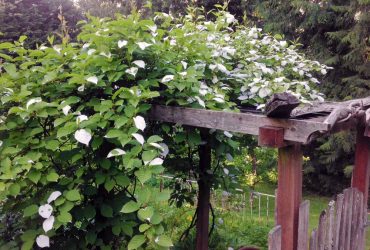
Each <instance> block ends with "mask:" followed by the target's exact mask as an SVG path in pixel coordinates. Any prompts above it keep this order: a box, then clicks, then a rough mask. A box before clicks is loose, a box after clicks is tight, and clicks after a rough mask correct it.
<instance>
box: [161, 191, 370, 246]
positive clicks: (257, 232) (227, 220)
mask: <svg viewBox="0 0 370 250" xmlns="http://www.w3.org/2000/svg"><path fill="white" fill-rule="evenodd" d="M274 190H275V187H274V186H273V185H267V184H260V185H258V186H257V187H256V191H258V192H262V193H268V194H274ZM221 197H222V191H216V192H213V195H212V205H213V207H214V213H215V215H216V221H215V229H214V234H213V235H214V236H213V237H212V238H211V240H210V249H215V250H218V249H227V248H228V247H233V248H234V249H238V247H240V246H243V245H255V246H259V247H261V248H262V249H266V247H267V234H268V232H269V230H270V229H271V228H272V227H273V226H274V209H275V204H274V202H275V201H274V199H273V198H270V199H269V208H268V214H269V218H266V217H267V200H266V198H265V197H261V212H260V215H261V217H259V209H258V199H254V202H253V210H252V213H251V209H250V206H249V196H248V195H247V196H246V197H245V201H246V206H242V205H241V204H242V203H243V201H244V197H243V196H242V195H233V196H232V197H231V198H230V199H229V200H228V201H227V202H222V199H221ZM303 200H309V201H310V218H309V230H310V232H311V231H312V229H314V228H317V225H318V221H319V216H320V213H321V212H322V211H323V210H324V209H325V208H326V207H327V205H328V203H329V201H330V198H329V197H322V196H317V195H312V194H304V195H303ZM160 207H161V209H162V211H163V212H165V213H166V217H167V219H166V226H167V230H168V232H169V234H170V236H171V237H172V239H174V241H175V242H177V243H176V244H175V245H176V246H175V248H174V249H193V246H194V240H195V237H194V235H195V232H194V230H191V231H190V234H189V237H188V238H187V239H186V240H184V241H180V239H179V238H180V236H181V234H182V233H183V232H184V231H185V230H186V229H187V227H188V225H189V224H190V222H191V219H192V216H193V214H194V211H195V207H192V206H189V205H187V206H183V207H182V208H175V207H170V208H169V207H168V205H166V204H162V205H161V206H160ZM219 219H221V220H222V221H221V220H219ZM366 249H370V230H368V232H367V248H366Z"/></svg>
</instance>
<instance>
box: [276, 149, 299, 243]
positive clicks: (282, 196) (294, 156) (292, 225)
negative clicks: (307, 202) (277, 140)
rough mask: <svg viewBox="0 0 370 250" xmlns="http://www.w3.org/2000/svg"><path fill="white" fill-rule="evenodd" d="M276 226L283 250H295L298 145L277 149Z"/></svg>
mask: <svg viewBox="0 0 370 250" xmlns="http://www.w3.org/2000/svg"><path fill="white" fill-rule="evenodd" d="M277 197H278V198H277V224H278V225H281V229H282V247H281V249H284V250H296V249H297V241H298V219H299V206H300V203H301V199H302V151H301V145H300V144H294V145H291V146H287V147H283V148H279V161H278V191H277Z"/></svg>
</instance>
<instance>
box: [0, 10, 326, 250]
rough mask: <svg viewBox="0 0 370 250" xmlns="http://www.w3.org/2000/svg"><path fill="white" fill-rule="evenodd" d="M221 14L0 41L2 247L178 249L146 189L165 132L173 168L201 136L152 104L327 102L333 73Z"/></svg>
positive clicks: (101, 23) (117, 22)
mask: <svg viewBox="0 0 370 250" xmlns="http://www.w3.org/2000/svg"><path fill="white" fill-rule="evenodd" d="M215 17H216V18H215V21H214V22H209V21H207V22H206V21H203V20H204V18H203V17H201V16H199V17H197V18H196V19H195V20H194V19H192V17H189V16H187V17H185V18H183V19H175V18H173V17H172V16H170V15H167V14H158V15H157V16H156V17H155V18H154V20H143V19H140V17H139V15H138V14H133V15H130V16H128V17H123V16H117V18H116V19H114V20H111V19H99V18H93V17H91V18H90V20H89V21H88V22H81V24H82V25H83V26H82V31H81V33H80V35H79V42H78V43H67V42H65V43H63V44H54V42H53V39H52V38H50V39H49V44H46V43H45V44H44V45H42V46H40V47H39V48H37V49H26V48H24V47H23V43H24V41H25V39H26V37H24V36H22V37H21V38H20V39H19V41H15V42H14V43H8V42H7V43H1V44H0V57H1V58H3V60H4V62H3V63H2V64H1V68H0V69H1V75H0V96H1V105H2V106H1V108H0V115H1V117H0V152H1V155H0V165H1V167H0V191H1V192H2V193H1V195H0V197H1V199H2V200H3V201H2V204H1V206H2V212H3V213H4V214H5V215H6V216H11V217H16V220H12V221H10V223H11V225H10V226H9V229H12V231H11V232H6V233H7V234H8V235H11V237H6V238H4V237H1V241H0V242H1V244H2V246H3V247H6V248H19V247H20V246H22V248H23V249H30V248H32V247H33V245H34V242H35V239H36V242H37V244H38V245H39V246H41V247H44V246H48V245H52V246H56V247H57V248H66V249H75V248H101V249H109V248H114V249H117V248H122V247H123V248H126V247H127V246H128V249H136V248H140V247H146V248H157V249H158V248H161V247H163V248H166V247H168V246H171V245H172V242H171V240H170V239H169V237H168V236H166V230H165V228H164V227H163V225H162V224H161V222H162V218H163V215H162V214H161V213H160V212H158V210H157V209H156V208H155V206H154V204H155V203H156V202H159V201H163V200H167V199H168V198H169V197H168V195H162V194H160V193H157V192H154V191H153V190H150V189H149V188H148V183H149V180H150V179H151V178H152V176H153V175H156V174H159V173H161V172H163V170H164V167H163V166H162V165H163V161H164V158H165V156H166V155H167V154H168V147H167V145H166V144H164V143H163V142H162V141H163V139H162V137H163V138H166V143H168V144H170V143H172V144H171V146H173V148H172V147H171V157H170V158H169V159H168V160H166V161H168V162H165V163H164V164H165V166H166V167H168V168H170V167H173V166H172V165H171V164H176V162H180V161H181V160H184V159H185V160H186V159H187V158H183V159H180V157H181V156H183V155H184V154H185V152H186V151H184V149H185V150H186V147H185V146H184V142H185V141H186V142H187V143H188V144H189V145H191V147H193V148H196V147H198V146H199V145H201V144H202V141H201V139H200V136H199V132H198V131H197V130H195V129H188V130H185V129H183V128H181V127H178V126H177V127H174V128H169V127H168V126H167V127H166V126H162V127H158V126H155V125H156V124H149V123H148V121H147V119H146V118H144V117H146V114H147V113H148V111H149V110H150V107H151V103H153V102H156V103H162V104H168V105H169V104H171V105H181V106H190V107H195V108H207V109H218V110H232V109H233V110H236V108H235V106H236V105H235V103H236V102H238V101H242V102H247V103H249V104H253V105H258V104H263V103H264V102H265V100H266V98H268V97H269V96H270V95H271V94H272V93H274V92H281V91H292V92H294V94H296V95H297V96H298V97H299V98H300V100H302V101H305V102H306V101H307V100H311V99H320V98H321V96H320V94H319V93H317V92H316V91H315V90H314V89H313V86H314V85H315V82H316V81H317V80H316V78H315V77H314V75H313V74H314V73H315V72H320V71H321V72H324V71H326V69H327V67H326V66H323V65H320V64H319V63H317V62H312V61H309V60H307V59H305V58H304V56H302V55H300V54H299V53H297V52H296V50H295V45H289V44H288V43H287V42H285V41H281V40H278V39H277V38H274V37H271V36H269V35H265V34H262V33H261V31H260V30H259V29H256V28H247V27H243V26H238V24H237V23H236V21H235V19H234V17H233V16H232V15H230V14H229V13H227V12H225V11H220V12H217V13H215ZM324 73H325V72H324ZM184 131H185V132H186V131H187V132H186V133H185V132H184ZM231 137H232V134H230V133H228V132H225V133H221V132H217V131H216V132H214V133H212V141H213V143H212V146H213V149H214V151H215V152H216V153H217V157H219V158H223V159H225V157H226V155H227V153H228V154H232V153H233V151H232V150H233V148H237V144H236V142H235V140H234V139H235V137H234V139H233V138H231ZM178 151H180V152H181V153H180V154H177V152H178ZM171 159H172V161H170V160H171ZM216 170H218V171H215V173H214V175H227V171H222V169H216ZM211 177H213V176H212V175H210V179H212V178H211ZM50 241H51V242H50Z"/></svg>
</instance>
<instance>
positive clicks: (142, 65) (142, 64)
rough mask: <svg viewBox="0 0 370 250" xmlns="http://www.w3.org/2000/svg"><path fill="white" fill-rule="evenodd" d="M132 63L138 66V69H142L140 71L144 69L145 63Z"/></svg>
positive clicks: (137, 61) (139, 61)
mask: <svg viewBox="0 0 370 250" xmlns="http://www.w3.org/2000/svg"><path fill="white" fill-rule="evenodd" d="M132 63H133V64H135V65H136V66H138V67H139V68H142V69H144V68H145V62H144V61H143V60H136V61H133V62H132Z"/></svg>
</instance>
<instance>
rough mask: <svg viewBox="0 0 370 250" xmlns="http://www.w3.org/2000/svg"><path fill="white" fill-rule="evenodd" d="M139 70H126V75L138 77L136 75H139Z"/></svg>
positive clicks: (134, 68) (132, 68) (133, 68)
mask: <svg viewBox="0 0 370 250" xmlns="http://www.w3.org/2000/svg"><path fill="white" fill-rule="evenodd" d="M138 70H139V69H138V68H136V67H131V68H129V69H126V71H125V72H126V73H127V74H130V75H133V76H136V73H137V71H138Z"/></svg>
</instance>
